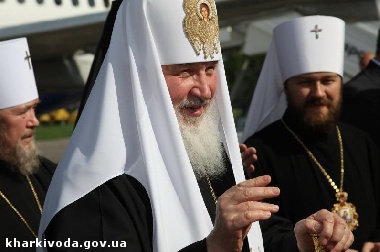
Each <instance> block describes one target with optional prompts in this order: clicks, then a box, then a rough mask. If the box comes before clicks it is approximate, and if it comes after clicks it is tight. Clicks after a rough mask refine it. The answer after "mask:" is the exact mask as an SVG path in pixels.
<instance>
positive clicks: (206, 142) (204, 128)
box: [175, 100, 225, 179]
mask: <svg viewBox="0 0 380 252" xmlns="http://www.w3.org/2000/svg"><path fill="white" fill-rule="evenodd" d="M185 102H186V101H185ZM192 102H194V101H192ZM180 106H181V104H180V105H178V106H177V107H176V108H175V110H176V115H177V118H178V120H179V125H180V130H181V134H182V139H183V142H184V144H185V148H186V151H187V154H188V156H189V159H190V163H191V165H192V167H193V170H194V173H195V175H196V177H197V178H198V179H200V178H203V177H206V176H208V177H210V178H213V177H214V178H215V177H219V176H221V175H223V174H224V173H225V167H224V160H223V146H222V141H221V134H220V130H219V127H218V126H219V112H218V108H217V106H216V103H215V101H214V100H212V101H211V102H210V105H209V107H208V109H207V110H206V111H204V113H203V115H202V116H201V117H198V118H184V117H183V116H182V115H180V113H179V107H180Z"/></svg>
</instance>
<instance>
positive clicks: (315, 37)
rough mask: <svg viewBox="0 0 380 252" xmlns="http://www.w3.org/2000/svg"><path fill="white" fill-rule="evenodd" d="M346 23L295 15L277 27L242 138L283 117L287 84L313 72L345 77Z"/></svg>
mask: <svg viewBox="0 0 380 252" xmlns="http://www.w3.org/2000/svg"><path fill="white" fill-rule="evenodd" d="M344 35H345V23H344V21H342V20H341V19H339V18H336V17H328V16H306V17H300V18H295V19H293V20H290V21H287V22H284V23H282V24H280V25H278V26H276V27H275V28H274V30H273V39H272V42H271V45H270V48H269V50H268V52H267V55H266V58H265V61H264V65H263V68H262V70H261V73H260V77H259V80H258V82H257V85H256V88H255V91H254V93H253V98H252V101H251V105H250V108H249V112H248V115H247V120H246V123H245V126H244V132H243V140H246V139H247V138H248V137H250V136H251V135H252V134H253V133H255V132H257V131H259V130H260V129H262V128H264V127H265V126H267V125H268V124H270V123H272V122H274V121H276V120H278V119H280V118H281V117H282V115H283V113H284V112H285V109H286V107H287V103H286V96H285V93H284V83H285V81H286V80H287V79H289V78H290V77H293V76H296V75H299V74H304V73H311V72H333V73H337V74H339V75H340V76H343V65H344Z"/></svg>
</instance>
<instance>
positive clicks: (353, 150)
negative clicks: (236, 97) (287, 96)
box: [245, 111, 380, 250]
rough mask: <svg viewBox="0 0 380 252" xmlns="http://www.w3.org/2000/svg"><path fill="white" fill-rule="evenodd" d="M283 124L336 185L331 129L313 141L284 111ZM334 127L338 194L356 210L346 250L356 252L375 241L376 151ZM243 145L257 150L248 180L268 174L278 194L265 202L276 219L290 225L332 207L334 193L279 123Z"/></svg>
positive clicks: (379, 214) (378, 200) (355, 132)
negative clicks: (343, 194) (272, 207)
mask: <svg viewBox="0 0 380 252" xmlns="http://www.w3.org/2000/svg"><path fill="white" fill-rule="evenodd" d="M283 119H284V121H285V122H286V123H287V124H288V126H289V127H290V128H291V129H292V130H293V131H295V132H296V134H297V135H298V137H300V138H301V139H302V141H303V142H304V144H305V145H306V146H307V147H308V148H309V150H310V151H311V152H312V153H313V154H314V155H315V157H316V158H317V160H318V161H319V162H320V163H321V165H322V166H323V167H324V169H325V170H326V171H327V173H328V174H329V175H330V177H331V178H332V180H333V181H334V182H335V183H336V184H337V185H338V186H339V182H340V154H339V153H340V152H339V142H338V138H337V133H336V130H333V131H332V132H331V133H330V134H328V135H324V136H318V137H314V138H313V137H312V136H310V135H307V134H304V133H302V131H301V130H300V129H299V128H298V127H297V126H296V125H295V123H294V120H292V117H291V115H290V114H289V112H288V111H287V112H286V113H285V115H284V117H283ZM338 125H339V129H340V132H341V135H342V139H343V149H344V169H345V173H344V186H343V189H344V191H346V192H348V200H347V201H348V202H350V203H353V204H354V205H355V206H356V210H357V212H358V214H359V227H358V228H357V229H356V230H355V231H354V232H353V233H354V236H355V241H354V243H353V245H352V248H355V249H358V250H360V249H361V247H362V245H363V243H364V242H365V241H380V232H379V231H380V206H379V204H380V197H379V194H380V183H379V181H380V176H379V171H380V161H379V158H380V155H379V154H380V152H379V149H378V148H377V146H376V144H375V143H374V142H373V141H372V140H371V139H369V137H368V135H367V134H366V133H364V132H363V131H361V130H359V129H357V128H355V127H353V126H350V125H347V124H344V123H339V124H338ZM245 143H246V144H247V145H248V146H254V147H255V148H256V150H257V156H258V160H257V162H256V163H255V171H254V172H253V174H252V176H254V177H256V176H259V175H263V174H269V175H271V176H272V182H271V184H272V185H275V186H278V187H279V188H280V190H281V194H280V196H279V197H277V198H274V199H272V200H270V202H273V203H275V204H278V205H279V207H280V210H279V212H278V215H279V216H281V217H284V218H286V219H289V220H290V221H291V222H292V223H293V224H295V223H296V222H297V221H298V220H300V219H304V218H306V217H308V216H309V215H311V214H313V213H315V212H316V211H318V210H320V209H323V208H324V209H328V210H331V208H332V206H333V204H335V203H336V202H337V201H336V198H335V190H334V189H333V188H332V186H331V185H330V183H328V181H327V179H326V177H325V176H324V175H323V174H322V172H321V171H320V170H319V169H318V167H317V166H316V165H315V163H314V162H313V161H312V160H311V159H310V158H309V156H308V155H307V154H306V152H305V150H304V149H303V147H301V145H300V144H299V143H298V142H297V141H296V140H295V138H294V137H293V136H292V135H291V134H290V133H289V132H288V131H287V130H286V128H285V127H284V126H283V124H282V123H281V121H276V122H274V123H272V124H270V125H269V126H267V127H265V128H264V129H263V130H261V131H259V132H258V133H256V134H254V135H253V136H251V137H250V138H249V139H247V140H246V141H245ZM265 235H266V234H265V233H264V237H265ZM269 235H270V236H273V235H275V234H273V233H269Z"/></svg>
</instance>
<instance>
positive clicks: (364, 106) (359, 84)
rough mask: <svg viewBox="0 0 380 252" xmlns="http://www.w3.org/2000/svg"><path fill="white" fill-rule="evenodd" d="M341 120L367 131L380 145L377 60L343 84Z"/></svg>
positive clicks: (378, 67)
mask: <svg viewBox="0 0 380 252" xmlns="http://www.w3.org/2000/svg"><path fill="white" fill-rule="evenodd" d="M341 120H342V121H344V122H347V123H350V124H352V125H355V126H357V127H358V128H360V129H362V130H364V131H366V132H367V133H368V134H369V135H370V137H371V138H372V139H373V140H374V141H375V142H376V143H377V144H378V145H379V146H380V66H379V65H377V64H376V63H375V62H373V61H370V63H369V64H368V65H367V67H366V68H365V69H363V71H361V72H360V73H359V74H358V75H356V76H355V77H354V78H352V79H351V80H350V81H349V82H347V83H346V84H344V85H343V104H342V113H341Z"/></svg>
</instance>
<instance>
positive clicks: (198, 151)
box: [162, 61, 225, 178]
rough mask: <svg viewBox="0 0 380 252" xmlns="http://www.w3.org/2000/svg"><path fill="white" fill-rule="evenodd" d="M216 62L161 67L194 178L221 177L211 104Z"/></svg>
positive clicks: (216, 116) (215, 119) (214, 112)
mask: <svg viewBox="0 0 380 252" xmlns="http://www.w3.org/2000/svg"><path fill="white" fill-rule="evenodd" d="M216 67H217V62H216V61H212V62H203V63H190V64H178V65H165V66H162V71H163V74H164V77H165V80H166V84H167V86H168V90H169V94H170V98H171V100H172V103H173V107H174V109H175V112H176V115H177V119H178V122H179V125H180V129H181V134H182V138H183V141H184V144H185V147H186V150H187V153H188V155H189V158H190V162H191V163H192V167H193V169H194V172H195V174H196V176H197V177H198V178H201V177H204V176H210V177H216V176H219V175H221V174H223V173H224V171H225V167H224V163H223V149H222V144H221V135H220V132H219V130H218V125H219V114H218V111H217V107H216V105H215V102H214V99H213V97H214V94H215V91H216V89H217V74H216V71H215V70H216Z"/></svg>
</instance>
